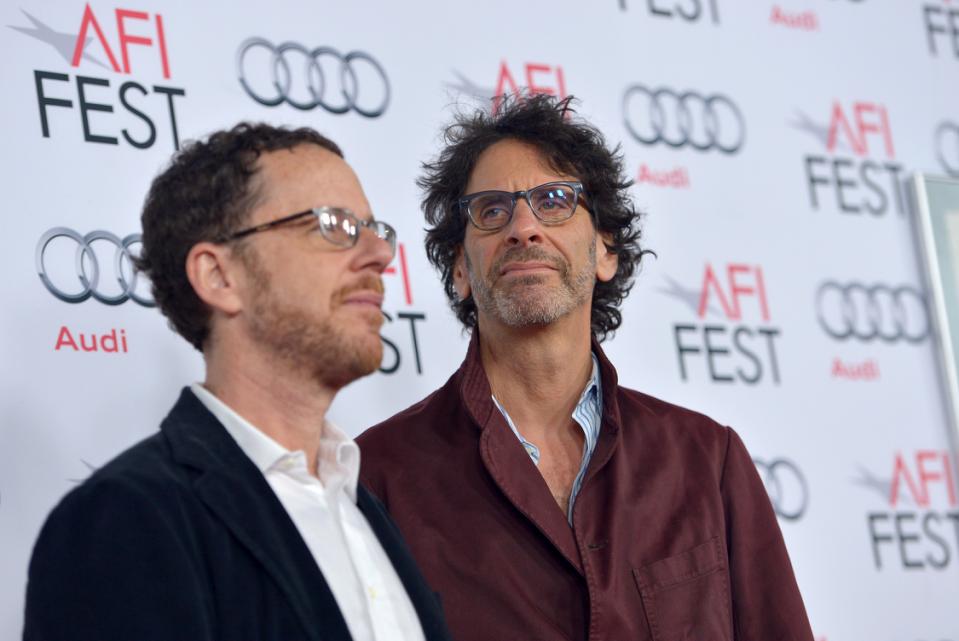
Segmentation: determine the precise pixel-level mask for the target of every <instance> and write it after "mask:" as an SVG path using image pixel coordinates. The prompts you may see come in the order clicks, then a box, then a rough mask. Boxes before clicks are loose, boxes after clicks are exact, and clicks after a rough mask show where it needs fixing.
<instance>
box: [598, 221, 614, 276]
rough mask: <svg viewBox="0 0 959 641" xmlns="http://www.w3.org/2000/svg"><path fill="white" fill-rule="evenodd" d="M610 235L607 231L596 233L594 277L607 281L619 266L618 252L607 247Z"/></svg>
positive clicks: (610, 242)
mask: <svg viewBox="0 0 959 641" xmlns="http://www.w3.org/2000/svg"><path fill="white" fill-rule="evenodd" d="M611 244H612V236H611V235H610V234H609V233H608V232H600V233H597V234H596V279H597V280H599V281H602V282H604V283H608V282H609V281H611V280H612V279H613V276H615V275H616V270H617V269H618V268H619V254H617V253H616V252H614V251H612V250H610V249H609V247H608V245H611Z"/></svg>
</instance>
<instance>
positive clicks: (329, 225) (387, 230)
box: [223, 207, 396, 255]
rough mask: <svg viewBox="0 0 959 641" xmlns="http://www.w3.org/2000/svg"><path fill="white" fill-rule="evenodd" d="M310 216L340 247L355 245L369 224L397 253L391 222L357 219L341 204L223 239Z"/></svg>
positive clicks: (284, 218)
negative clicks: (363, 229) (362, 230)
mask: <svg viewBox="0 0 959 641" xmlns="http://www.w3.org/2000/svg"><path fill="white" fill-rule="evenodd" d="M307 216H314V217H315V218H316V222H317V226H318V227H319V229H320V233H321V234H323V238H325V239H327V240H328V241H330V242H331V243H333V244H334V245H337V246H338V247H353V246H354V245H356V242H357V241H358V240H359V238H360V230H361V229H362V228H363V227H367V228H369V229H370V230H371V231H372V232H373V233H374V234H376V237H377V238H379V239H380V240H385V241H386V242H387V243H388V244H389V246H390V252H391V255H393V254H396V230H395V229H393V227H392V226H391V225H389V224H388V223H384V222H383V221H381V220H362V219H360V218H357V216H356V214H354V213H353V212H351V211H350V210H349V209H343V208H342V207H314V208H312V209H307V210H306V211H300V212H297V213H295V214H290V215H289V216H284V217H282V218H277V219H276V220H271V221H269V222H266V223H261V224H259V225H255V226H253V227H248V228H246V229H241V230H240V231H238V232H235V233H233V234H230V235H229V236H227V237H226V238H224V239H223V241H224V242H226V241H230V240H236V239H238V238H244V237H246V236H249V235H250V234H256V233H259V232H261V231H267V230H269V229H273V228H274V227H278V226H280V225H285V224H286V223H289V222H292V221H294V220H299V219H300V218H306V217H307Z"/></svg>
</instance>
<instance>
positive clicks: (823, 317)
mask: <svg viewBox="0 0 959 641" xmlns="http://www.w3.org/2000/svg"><path fill="white" fill-rule="evenodd" d="M816 312H817V315H818V317H819V326H820V327H822V329H823V331H824V332H826V333H827V334H829V335H830V336H832V337H833V338H835V339H836V340H840V341H844V340H848V339H851V338H855V339H858V340H861V341H865V342H869V341H874V340H879V341H883V342H886V343H895V342H898V341H906V342H907V343H919V342H921V341H923V340H925V339H926V338H927V337H928V336H929V314H928V311H927V309H926V300H925V297H924V296H923V294H922V292H920V291H919V290H917V289H915V288H913V287H910V286H908V285H901V286H899V287H890V286H888V285H865V284H863V283H846V284H843V283H838V282H836V281H826V282H825V283H823V284H822V285H820V286H819V291H818V292H817V293H816Z"/></svg>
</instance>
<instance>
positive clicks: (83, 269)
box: [36, 227, 156, 307]
mask: <svg viewBox="0 0 959 641" xmlns="http://www.w3.org/2000/svg"><path fill="white" fill-rule="evenodd" d="M57 238H68V239H70V240H72V241H73V242H75V243H76V245H77V247H76V252H75V256H74V269H75V272H76V278H77V281H78V282H79V284H80V289H79V291H76V292H72V291H67V289H65V288H69V286H68V285H65V284H64V283H60V285H57V284H54V282H53V280H52V279H51V278H50V275H49V274H48V273H47V266H46V256H45V254H46V251H47V247H48V246H49V245H50V243H51V242H52V241H53V240H55V239H57ZM94 242H107V243H110V244H112V245H113V246H114V247H115V248H116V252H115V253H114V257H113V261H112V265H111V266H112V268H113V276H114V278H115V279H116V281H117V282H118V283H119V284H120V293H119V294H116V295H109V294H104V293H102V292H100V291H99V290H98V289H97V288H98V286H99V285H100V275H101V273H103V271H104V267H103V266H101V265H100V262H99V260H98V259H97V255H96V252H94V251H93V247H92V246H91V245H92V244H93V243H94ZM139 242H141V234H130V235H129V236H126V237H125V238H122V239H121V238H120V237H119V236H117V235H116V234H113V233H111V232H108V231H102V230H98V231H92V232H90V233H89V234H86V235H81V234H80V233H79V232H76V231H74V230H72V229H69V228H67V227H54V228H53V229H50V230H48V231H47V232H46V233H44V234H43V235H42V236H40V240H39V241H38V242H37V251H36V266H37V274H39V276H40V280H41V281H42V282H43V284H44V286H45V287H46V288H47V290H48V291H49V292H50V293H51V294H53V295H54V296H56V297H57V298H59V299H60V300H62V301H63V302H65V303H82V302H83V301H85V300H87V299H88V298H90V297H91V296H92V297H93V298H95V299H96V300H98V301H100V302H101V303H104V304H106V305H120V304H121V303H125V302H126V301H128V300H132V301H134V302H136V303H139V304H140V305H143V306H144V307H155V306H156V303H154V302H153V300H152V299H150V298H146V297H143V296H140V295H139V294H137V293H136V286H137V272H136V270H135V269H134V268H133V256H132V255H131V254H130V247H131V246H132V245H135V244H137V243H139ZM88 265H89V273H88V271H87V269H88V267H87V266H88ZM124 265H126V266H127V268H126V269H124ZM127 274H129V277H128V276H127Z"/></svg>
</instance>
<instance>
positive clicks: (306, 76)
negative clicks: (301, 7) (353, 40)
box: [236, 38, 390, 118]
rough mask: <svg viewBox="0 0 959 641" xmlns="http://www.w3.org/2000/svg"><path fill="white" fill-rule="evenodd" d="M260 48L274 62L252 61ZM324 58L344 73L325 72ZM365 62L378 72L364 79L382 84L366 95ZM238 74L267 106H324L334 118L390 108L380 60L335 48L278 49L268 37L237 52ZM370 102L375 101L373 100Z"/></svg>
mask: <svg viewBox="0 0 959 641" xmlns="http://www.w3.org/2000/svg"><path fill="white" fill-rule="evenodd" d="M258 48H259V49H263V50H265V51H266V52H267V53H269V58H265V59H261V58H255V57H254V59H255V60H256V61H257V62H256V63H253V62H251V61H250V60H248V54H249V53H250V51H252V50H254V49H258ZM297 58H298V59H299V61H297ZM324 60H328V61H329V62H330V63H336V64H337V65H338V67H339V69H338V73H334V74H329V75H328V74H327V73H326V72H324V70H323V64H322V63H323V61H324ZM359 64H362V65H365V66H367V67H369V68H371V69H372V70H373V71H374V72H375V73H374V76H373V77H370V75H369V74H364V75H363V79H364V81H365V82H374V83H375V84H376V86H370V85H366V86H364V87H363V90H362V91H361V89H360V78H359V75H358V74H357V66H358V65H359ZM236 73H237V77H238V78H239V80H240V85H241V86H242V87H243V90H244V91H246V93H247V95H248V96H250V97H251V98H253V100H255V101H257V102H258V103H260V104H261V105H265V106H267V107H276V106H277V105H279V104H282V103H284V102H285V103H286V104H288V105H290V106H291V107H296V108H297V109H301V110H303V111H309V110H311V109H315V108H316V107H322V108H323V109H325V110H326V111H328V112H330V113H334V114H344V113H346V112H348V111H351V110H352V111H355V112H356V113H358V114H360V115H361V116H366V117H367V118H376V117H377V116H381V115H382V114H383V112H385V111H386V107H387V106H388V105H389V104H390V81H389V79H388V78H387V77H386V71H384V69H383V66H382V65H381V64H380V63H379V62H378V61H377V60H376V58H374V57H373V56H371V55H370V54H368V53H365V52H363V51H351V52H349V53H345V54H344V53H340V52H339V51H337V50H336V49H334V48H333V47H315V48H313V49H309V48H307V47H304V46H303V45H301V44H298V43H295V42H284V43H282V44H279V45H274V44H273V43H272V42H270V41H269V40H266V39H264V38H249V39H247V40H244V41H243V42H242V43H241V44H240V48H239V49H238V50H237V52H236ZM331 76H332V77H331ZM377 92H379V94H381V95H382V97H381V98H380V99H379V102H378V103H377V102H375V98H372V99H371V98H370V97H369V96H371V95H374V94H376V93H377ZM361 94H362V98H361ZM370 100H374V102H367V101H370Z"/></svg>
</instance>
